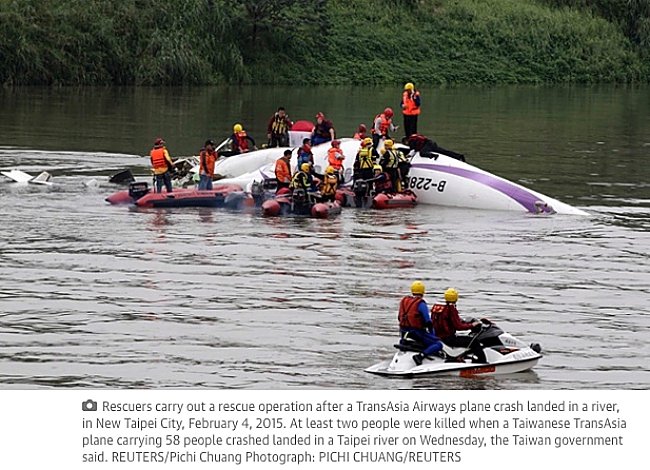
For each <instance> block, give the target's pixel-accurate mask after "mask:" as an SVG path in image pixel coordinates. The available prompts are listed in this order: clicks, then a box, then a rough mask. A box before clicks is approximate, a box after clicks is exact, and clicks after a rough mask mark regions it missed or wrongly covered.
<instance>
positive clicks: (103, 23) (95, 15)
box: [0, 0, 650, 86]
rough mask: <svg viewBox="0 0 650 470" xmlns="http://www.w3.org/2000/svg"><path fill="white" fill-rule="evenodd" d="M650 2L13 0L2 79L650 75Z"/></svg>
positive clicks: (494, 79)
mask: <svg viewBox="0 0 650 470" xmlns="http://www.w3.org/2000/svg"><path fill="white" fill-rule="evenodd" d="M649 46H650V0H528V1H527V0H453V1H451V0H449V1H445V0H383V1H380V0H356V1H355V2H349V1H345V0H0V83H2V84H3V85H4V86H20V85H59V86H68V85H118V86H121V85H145V86H147V85H214V84H245V83H250V84H255V83H278V84H289V83H293V84H295V83H299V84H336V83H353V84H375V83H398V82H404V81H416V82H418V83H434V84H435V83H440V84H445V83H558V82H580V83H593V82H647V81H648V78H649V77H650V73H649V68H650V67H649V66H648V60H647V59H648V54H649V52H648V51H649V50H650V47H649Z"/></svg>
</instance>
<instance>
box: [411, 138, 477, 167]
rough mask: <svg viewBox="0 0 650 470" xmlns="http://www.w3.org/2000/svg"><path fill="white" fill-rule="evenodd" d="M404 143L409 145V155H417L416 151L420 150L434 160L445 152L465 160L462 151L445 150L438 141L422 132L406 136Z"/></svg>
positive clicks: (424, 155)
mask: <svg viewBox="0 0 650 470" xmlns="http://www.w3.org/2000/svg"><path fill="white" fill-rule="evenodd" d="M402 143H403V144H404V145H408V146H409V148H410V149H411V151H410V152H409V157H412V156H413V155H415V152H420V156H421V157H424V158H433V159H434V160H437V159H438V155H437V154H439V153H443V154H445V155H447V156H449V157H451V158H455V159H456V160H460V161H461V162H464V161H465V155H463V154H462V153H456V152H454V151H453V150H445V149H443V148H442V147H440V146H439V145H438V144H437V143H436V142H434V141H433V140H431V139H429V138H428V137H427V136H424V135H420V134H413V135H411V136H410V137H404V139H403V140H402Z"/></svg>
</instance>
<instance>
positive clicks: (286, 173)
mask: <svg viewBox="0 0 650 470" xmlns="http://www.w3.org/2000/svg"><path fill="white" fill-rule="evenodd" d="M275 179H276V180H278V186H277V189H276V193H277V192H278V191H280V190H281V189H282V188H288V187H289V185H290V184H291V150H289V149H287V150H285V151H284V155H282V156H281V157H280V158H278V159H277V160H276V161H275Z"/></svg>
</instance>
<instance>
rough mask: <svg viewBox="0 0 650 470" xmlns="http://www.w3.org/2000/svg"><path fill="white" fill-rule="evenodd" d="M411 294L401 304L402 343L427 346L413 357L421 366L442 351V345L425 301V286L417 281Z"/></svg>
mask: <svg viewBox="0 0 650 470" xmlns="http://www.w3.org/2000/svg"><path fill="white" fill-rule="evenodd" d="M411 294H412V295H407V296H405V297H404V298H403V299H402V300H401V301H400V303H399V314H398V316H397V319H398V320H399V329H400V338H401V339H400V342H405V341H406V340H407V339H412V340H414V341H417V342H418V343H421V344H423V345H424V346H425V349H424V351H422V352H421V353H418V354H416V355H415V356H413V361H414V362H415V363H416V364H417V365H418V366H419V365H421V364H422V360H423V359H424V357H425V356H431V355H433V354H436V353H438V352H440V351H441V350H442V343H441V342H440V340H439V339H438V338H437V337H436V335H435V332H434V330H433V324H432V323H431V317H430V316H429V307H428V306H427V303H426V302H425V301H424V298H423V297H424V284H423V283H422V282H421V281H415V282H414V283H413V284H411Z"/></svg>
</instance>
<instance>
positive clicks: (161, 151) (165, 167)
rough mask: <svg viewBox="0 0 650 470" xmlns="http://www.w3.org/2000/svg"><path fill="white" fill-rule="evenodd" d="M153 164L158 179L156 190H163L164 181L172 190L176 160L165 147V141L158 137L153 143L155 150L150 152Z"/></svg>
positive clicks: (155, 176)
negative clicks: (173, 159)
mask: <svg viewBox="0 0 650 470" xmlns="http://www.w3.org/2000/svg"><path fill="white" fill-rule="evenodd" d="M149 156H150V157H151V166H153V174H154V179H155V181H156V192H157V193H160V192H162V186H163V183H164V184H165V188H166V189H167V192H168V193H171V192H172V171H173V169H174V162H173V161H172V159H171V157H170V156H169V152H168V151H167V149H166V148H165V141H164V140H162V139H161V138H158V139H156V140H155V142H154V143H153V150H151V152H150V153H149Z"/></svg>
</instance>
